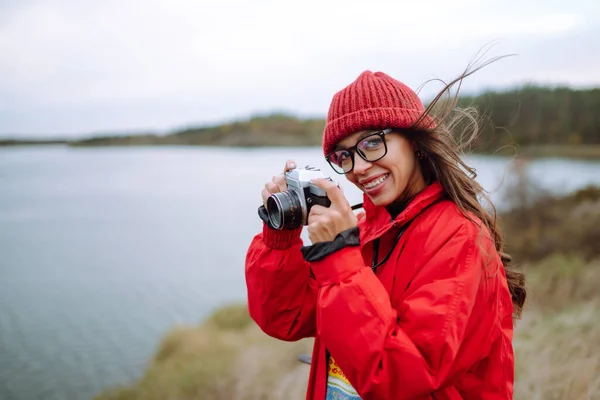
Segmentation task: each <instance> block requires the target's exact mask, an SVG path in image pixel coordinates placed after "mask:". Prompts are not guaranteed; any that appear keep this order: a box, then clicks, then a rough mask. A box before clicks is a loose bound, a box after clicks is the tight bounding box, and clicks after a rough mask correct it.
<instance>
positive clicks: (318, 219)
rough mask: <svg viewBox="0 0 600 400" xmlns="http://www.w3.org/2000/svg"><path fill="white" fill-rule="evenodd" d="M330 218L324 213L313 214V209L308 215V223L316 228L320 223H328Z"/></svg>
mask: <svg viewBox="0 0 600 400" xmlns="http://www.w3.org/2000/svg"><path fill="white" fill-rule="evenodd" d="M328 223H329V218H327V216H326V215H324V214H313V213H312V211H311V212H310V214H309V215H308V225H309V226H310V227H311V228H314V227H316V226H318V225H322V224H328Z"/></svg>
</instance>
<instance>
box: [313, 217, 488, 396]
mask: <svg viewBox="0 0 600 400" xmlns="http://www.w3.org/2000/svg"><path fill="white" fill-rule="evenodd" d="M446 232H447V234H446V236H445V237H441V238H440V237H436V238H435V239H425V238H423V240H432V241H434V242H435V246H433V247H432V246H430V245H431V243H428V244H427V246H428V247H427V250H420V251H419V250H418V251H417V252H418V253H419V255H418V256H415V257H414V258H415V260H417V261H416V262H417V264H420V265H415V266H399V268H407V267H411V268H413V267H414V269H415V271H416V275H415V276H414V278H413V279H412V281H411V283H410V287H409V288H408V289H406V292H405V293H400V295H401V297H400V298H401V299H402V300H401V301H400V304H399V305H397V306H396V309H394V308H393V307H392V304H391V301H390V296H389V295H388V292H387V291H386V289H385V288H384V286H383V285H382V284H381V282H380V281H379V279H378V278H377V277H376V276H375V274H373V272H372V271H371V270H370V268H368V267H365V266H364V261H363V259H362V256H361V253H360V250H359V249H358V248H356V247H353V248H345V249H343V250H341V251H339V252H337V253H334V254H331V255H330V256H328V257H327V258H325V259H324V260H322V261H320V262H317V263H313V265H312V268H313V271H314V272H315V274H316V277H317V280H318V281H319V284H320V286H321V292H320V294H319V299H318V307H317V313H318V326H319V334H320V336H321V338H322V340H323V342H324V344H325V346H326V347H327V349H328V350H329V352H330V353H331V354H332V356H333V357H334V358H335V360H336V363H337V364H338V365H339V366H340V368H341V370H342V371H343V372H344V374H345V375H346V377H347V378H348V379H349V381H350V382H351V383H352V385H353V386H354V388H355V389H356V390H357V392H358V393H359V394H360V395H361V398H363V399H391V398H393V399H414V398H420V396H427V395H428V394H430V393H432V392H435V391H437V390H439V389H440V388H443V387H445V386H447V385H450V384H452V383H453V379H455V378H456V377H457V376H458V375H459V374H460V373H461V372H464V371H466V370H467V369H468V368H469V367H470V366H472V365H473V364H474V363H475V362H476V361H478V357H481V352H482V351H485V350H482V349H483V348H484V347H485V344H483V343H476V344H475V345H476V346H478V348H477V349H476V350H477V351H474V349H472V348H469V347H470V346H471V345H470V344H469V345H466V346H465V341H466V340H465V338H466V336H467V334H469V333H468V332H467V326H468V325H469V326H476V327H477V329H478V330H479V331H480V332H487V333H489V331H490V329H491V325H492V324H493V321H494V318H495V317H490V318H483V319H481V320H478V321H477V324H474V325H473V324H469V320H470V318H472V315H473V309H474V307H477V305H476V304H477V303H478V301H479V302H483V301H480V300H478V293H481V292H480V285H481V282H482V275H483V273H484V267H483V257H484V256H483V255H482V252H481V251H480V250H479V248H478V244H477V243H476V240H477V232H478V228H477V227H474V224H469V223H467V222H465V223H462V224H461V225H460V226H459V227H456V229H454V231H453V232H448V231H446ZM410 240H411V238H408V239H407V244H406V247H410V246H413V245H412V244H410V243H409V241H410ZM414 240H415V239H413V243H414ZM416 240H417V241H418V240H421V238H418V239H416ZM415 246H419V244H416V245H415ZM436 246H437V247H436ZM406 247H405V250H406ZM413 247H414V246H413ZM423 248H425V247H423ZM421 251H424V252H425V253H422V252H421ZM413 252H414V251H413ZM399 290H401V291H404V290H405V288H401V289H399ZM482 292H485V290H483V291H482ZM490 314H492V313H490ZM481 337H484V336H481ZM480 350H481V351H480Z"/></svg>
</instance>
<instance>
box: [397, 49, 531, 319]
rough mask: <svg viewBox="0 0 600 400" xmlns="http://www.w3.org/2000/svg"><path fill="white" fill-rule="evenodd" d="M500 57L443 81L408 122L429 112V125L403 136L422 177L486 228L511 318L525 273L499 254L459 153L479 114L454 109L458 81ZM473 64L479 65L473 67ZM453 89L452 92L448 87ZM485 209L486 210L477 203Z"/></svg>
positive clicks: (490, 215) (497, 236) (490, 212)
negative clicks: (410, 145) (416, 151)
mask: <svg viewBox="0 0 600 400" xmlns="http://www.w3.org/2000/svg"><path fill="white" fill-rule="evenodd" d="M504 57H506V56H501V57H496V58H493V59H490V60H488V61H486V62H484V63H479V61H480V60H481V56H479V57H478V58H476V59H475V60H474V61H473V62H472V63H470V64H469V65H468V66H467V68H466V69H465V71H464V72H463V73H462V74H461V75H460V76H459V77H458V78H456V79H454V80H453V81H451V82H450V83H447V84H445V85H444V88H443V89H442V91H441V92H439V94H438V95H437V96H436V97H435V98H434V99H433V100H432V102H431V103H430V104H429V105H428V107H427V108H426V110H425V113H424V114H423V115H422V116H421V118H420V119H419V120H418V121H416V122H415V124H414V126H415V127H416V126H419V125H420V124H421V125H420V126H423V125H422V121H424V120H425V118H426V116H429V117H431V118H432V120H433V121H434V123H435V125H434V126H432V127H430V128H427V129H425V130H426V134H423V133H424V132H423V128H415V129H409V130H407V131H406V132H405V136H406V137H407V138H408V139H409V140H412V141H413V142H414V143H415V145H416V146H417V148H418V149H419V150H420V151H421V153H422V154H423V157H422V159H421V168H422V169H423V174H424V177H425V179H426V180H429V181H431V180H437V181H438V182H439V183H440V184H441V185H442V187H443V188H444V191H445V192H446V194H447V196H448V197H449V199H450V200H452V201H453V202H454V203H455V204H456V205H457V206H458V208H459V209H460V211H461V212H462V213H463V214H464V215H465V216H466V217H467V218H470V217H471V216H475V217H477V218H478V219H479V220H481V222H482V223H483V226H484V227H485V228H487V230H488V231H489V232H490V235H491V237H492V239H493V241H494V245H495V248H496V251H497V252H498V254H499V255H500V257H501V260H502V264H503V266H504V270H505V274H506V277H507V281H508V288H509V290H510V294H511V298H512V303H513V309H514V312H513V317H514V318H520V316H521V312H522V309H523V305H524V303H525V298H526V295H527V293H526V289H525V276H524V274H523V273H522V272H520V271H518V270H517V269H516V268H515V267H514V266H513V265H512V264H511V261H512V258H511V257H510V255H509V254H507V253H505V252H504V248H503V236H502V232H501V229H500V226H499V223H498V219H497V216H496V208H495V207H494V205H493V203H492V201H491V199H490V198H489V196H488V195H487V194H486V192H485V190H484V189H483V187H482V186H481V185H480V184H479V183H478V182H477V181H476V180H475V178H476V177H477V174H476V171H475V169H474V168H472V167H470V166H468V165H467V164H466V163H465V161H464V160H463V158H462V157H461V155H462V154H463V153H464V150H465V149H467V148H469V146H470V145H471V144H472V143H473V141H474V140H475V139H476V138H477V137H478V136H479V134H480V132H481V129H482V126H483V125H482V123H481V121H482V118H481V117H480V116H479V114H478V112H477V110H476V109H475V108H472V107H469V108H464V109H461V108H458V107H457V102H458V93H459V90H460V86H461V84H462V81H463V79H465V78H466V77H468V76H470V75H471V74H473V73H475V72H477V71H478V70H480V69H481V68H483V67H485V66H487V65H489V64H490V63H492V62H495V61H497V60H499V59H501V58H504ZM478 63H479V65H477V64H478ZM455 86H457V87H456V90H455V93H454V94H452V90H453V88H454V87H455ZM481 201H484V202H485V203H487V204H488V205H489V206H490V207H489V209H486V208H485V207H484V206H483V205H482V202H481Z"/></svg>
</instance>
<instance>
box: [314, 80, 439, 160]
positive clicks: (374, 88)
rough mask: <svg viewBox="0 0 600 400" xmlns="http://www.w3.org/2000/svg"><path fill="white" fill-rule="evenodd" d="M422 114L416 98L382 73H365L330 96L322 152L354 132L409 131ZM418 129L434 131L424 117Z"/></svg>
mask: <svg viewBox="0 0 600 400" xmlns="http://www.w3.org/2000/svg"><path fill="white" fill-rule="evenodd" d="M424 111H425V107H423V103H421V100H420V99H419V97H418V96H417V94H416V93H415V92H414V91H413V90H412V89H410V88H409V87H408V86H406V85H405V84H403V83H402V82H400V81H397V80H395V79H394V78H392V77H390V76H388V75H386V74H384V73H383V72H375V73H373V72H371V71H365V72H363V73H362V74H360V76H359V77H358V78H357V79H356V80H355V81H354V82H352V83H351V84H350V85H348V86H346V87H345V88H344V89H342V90H341V91H339V92H337V93H336V94H335V95H334V96H333V100H332V101H331V105H330V106H329V112H328V113H327V124H326V125H325V131H324V132H323V151H324V153H325V155H327V154H329V153H331V151H332V150H333V147H334V145H335V144H336V143H337V142H338V141H339V140H341V139H343V138H345V137H346V136H348V135H351V134H353V133H355V132H360V131H363V130H367V129H386V128H399V129H402V128H409V127H412V126H413V124H414V123H415V122H417V120H418V119H419V117H420V116H421V115H422V114H423V112H424ZM418 127H419V128H423V129H426V128H433V127H434V124H433V120H432V119H431V118H430V117H429V116H426V117H425V118H423V119H422V121H421V122H420V123H419V124H418Z"/></svg>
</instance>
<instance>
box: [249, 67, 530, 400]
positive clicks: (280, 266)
mask: <svg viewBox="0 0 600 400" xmlns="http://www.w3.org/2000/svg"><path fill="white" fill-rule="evenodd" d="M464 76H466V75H463V76H461V78H459V79H457V80H455V81H454V82H452V83H451V84H450V85H449V86H447V87H446V89H445V92H447V90H448V89H449V87H450V86H451V85H452V84H454V83H456V82H460V81H461V80H462V78H464ZM439 98H440V97H438V98H436V100H435V101H434V102H433V103H432V105H431V106H430V107H428V109H427V110H426V109H425V108H424V106H423V104H422V103H421V101H420V100H419V98H418V96H417V95H416V93H415V92H414V91H412V90H411V89H410V88H408V87H407V86H406V85H404V84H403V83H401V82H399V81H397V80H395V79H393V78H392V77H390V76H388V75H386V74H384V73H381V72H376V73H372V72H370V71H365V72H363V73H362V74H361V75H360V76H359V77H358V78H357V79H356V80H355V81H354V82H352V83H351V84H350V85H348V86H347V87H345V88H344V89H343V90H341V91H340V92H338V93H336V94H335V96H334V97H333V100H332V102H331V106H330V109H329V112H328V115H327V121H326V127H325V131H324V134H323V150H324V154H325V156H326V160H327V161H328V162H329V164H330V165H331V167H332V168H333V169H334V170H335V171H336V172H338V173H340V174H344V175H345V176H346V177H347V179H348V180H349V181H350V182H352V183H353V184H354V185H356V186H357V187H358V188H359V189H360V190H362V191H363V192H364V203H363V208H364V212H362V213H360V214H359V215H358V216H357V215H355V213H354V212H353V210H352V209H351V206H350V204H348V201H347V200H346V199H345V197H344V195H343V193H342V191H341V190H340V189H339V188H338V187H337V186H336V185H335V184H334V183H332V182H330V181H325V180H315V181H314V183H315V185H318V186H319V187H321V188H322V189H324V190H326V192H327V195H328V197H329V198H330V200H331V202H332V204H331V206H330V207H328V208H325V207H321V206H313V208H312V209H311V212H310V216H309V219H308V226H307V229H308V234H309V238H310V240H311V242H312V245H310V246H303V243H302V240H301V238H300V234H301V230H302V228H298V229H294V230H276V229H273V228H272V227H271V225H270V224H269V222H268V219H266V218H264V210H263V212H259V215H261V218H263V221H264V227H263V231H262V233H260V234H258V235H257V236H256V237H255V238H254V239H253V241H252V243H251V245H250V248H249V250H248V253H247V259H246V281H247V288H248V303H249V311H250V315H251V316H252V318H253V319H254V320H255V321H256V323H257V324H258V325H259V326H260V327H261V329H262V330H263V331H264V332H266V333H267V334H269V335H271V336H273V337H275V338H278V339H281V340H287V341H294V340H299V339H302V338H306V337H314V338H315V342H314V349H313V355H312V365H311V372H310V379H309V382H308V393H307V399H319V400H321V399H394V400H399V399H438V400H439V399H486V400H493V399H511V398H512V393H513V378H514V355H513V349H512V337H513V318H516V317H518V316H519V315H520V311H521V307H522V306H523V303H524V300H525V290H524V288H523V276H522V275H521V274H520V273H519V272H517V271H515V270H513V269H512V268H511V267H510V266H509V262H510V258H509V257H508V256H507V255H505V254H504V253H503V250H502V235H501V233H500V230H499V228H498V226H497V223H496V218H495V211H494V209H493V208H492V210H491V211H489V210H486V209H485V208H484V207H483V206H482V205H481V204H480V198H484V197H485V195H484V192H483V189H482V188H481V186H480V185H479V184H478V183H477V182H476V181H475V180H474V170H472V169H470V168H469V167H468V166H466V165H465V164H464V162H463V161H462V160H461V158H460V156H459V149H458V148H457V147H456V145H455V144H454V139H453V137H454V134H455V133H456V132H453V129H456V127H463V129H475V130H477V124H476V120H475V119H469V121H470V122H471V123H469V124H464V123H455V122H456V121H454V122H453V121H451V122H449V123H448V122H445V121H444V118H442V120H436V119H435V118H433V116H432V115H431V110H432V107H433V105H434V103H436V102H437V101H438V100H439ZM449 104H450V105H451V106H453V104H451V103H449ZM464 115H466V116H467V118H470V117H469V115H468V114H464ZM293 167H294V165H293V162H289V163H288V164H287V165H286V169H289V168H293ZM283 190H286V184H285V181H284V179H283V177H282V176H277V177H274V178H273V180H272V181H270V182H268V183H267V184H266V185H265V188H264V189H263V190H262V198H263V201H264V202H266V200H267V198H268V197H269V195H271V194H273V193H277V192H280V191H283Z"/></svg>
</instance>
